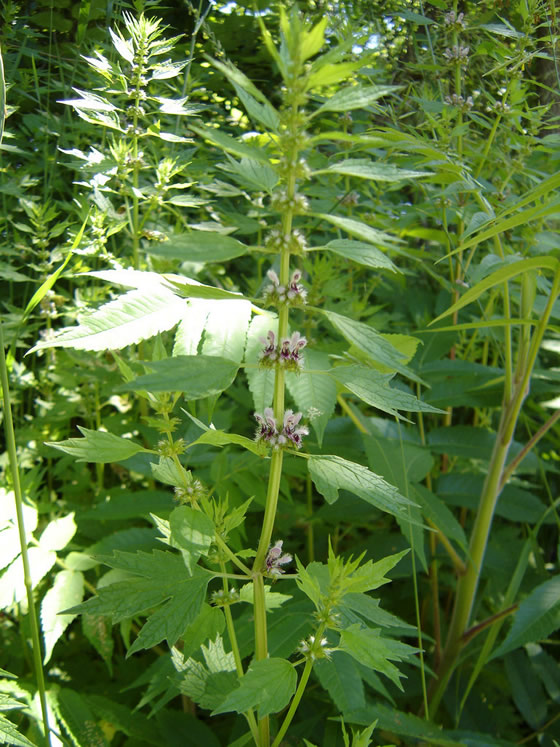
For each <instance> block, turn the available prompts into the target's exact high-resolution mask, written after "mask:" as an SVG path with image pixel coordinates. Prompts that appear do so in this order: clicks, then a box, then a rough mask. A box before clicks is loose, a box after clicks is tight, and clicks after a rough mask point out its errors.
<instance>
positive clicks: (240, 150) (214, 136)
mask: <svg viewBox="0 0 560 747" xmlns="http://www.w3.org/2000/svg"><path fill="white" fill-rule="evenodd" d="M189 127H190V129H191V130H193V131H194V132H196V134H197V135H200V137H202V138H204V139H205V140H208V141H209V142H211V143H212V144H213V145H216V146H217V147H218V148H220V150H223V151H225V152H226V153H233V154H234V155H236V156H239V157H240V158H251V159H253V160H254V161H261V162H262V163H268V157H267V156H266V154H265V153H264V151H262V150H259V148H254V147H252V146H251V145H247V143H244V142H242V141H239V140H235V139H234V138H232V137H230V136H229V135H226V134H225V133H224V132H221V131H220V130H217V129H215V128H212V127H202V126H201V125H193V124H191V125H189Z"/></svg>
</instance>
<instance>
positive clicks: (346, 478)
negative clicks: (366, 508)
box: [308, 455, 414, 520]
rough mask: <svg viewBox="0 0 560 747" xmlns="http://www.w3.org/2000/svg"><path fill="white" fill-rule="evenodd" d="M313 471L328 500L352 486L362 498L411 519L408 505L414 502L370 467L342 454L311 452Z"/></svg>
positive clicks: (310, 460) (312, 475)
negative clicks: (321, 454) (371, 470)
mask: <svg viewBox="0 0 560 747" xmlns="http://www.w3.org/2000/svg"><path fill="white" fill-rule="evenodd" d="M308 467H309V474H310V475H311V479H312V480H313V482H314V483H315V487H316V488H317V490H318V491H319V492H320V493H321V494H322V495H324V496H325V499H326V501H327V502H328V503H334V502H335V501H336V500H337V498H338V491H339V490H349V491H350V492H351V493H354V494H355V495H357V496H359V497H360V498H362V500H364V501H366V502H367V503H370V504H371V505H372V506H375V507H376V508H378V509H379V510H380V511H386V512H387V513H390V514H392V515H393V516H400V517H403V518H405V519H407V520H408V518H409V516H408V507H409V506H411V505H414V504H413V503H412V502H411V501H409V500H408V499H406V498H405V497H404V496H402V495H401V494H400V493H399V491H398V490H397V489H396V488H395V487H394V486H393V485H389V483H388V482H385V480H384V479H383V478H381V477H379V476H378V475H375V474H374V473H373V472H370V471H369V469H368V468H367V467H364V466H363V465H361V464H356V463H355V462H349V461H347V460H346V459H342V458H341V457H339V456H315V455H313V456H311V457H309V459H308Z"/></svg>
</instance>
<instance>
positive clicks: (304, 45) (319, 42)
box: [299, 16, 329, 62]
mask: <svg viewBox="0 0 560 747" xmlns="http://www.w3.org/2000/svg"><path fill="white" fill-rule="evenodd" d="M328 21H329V19H328V16H325V17H324V18H321V20H320V21H319V23H317V24H315V26H313V27H312V28H311V29H310V30H309V31H307V30H304V31H303V33H302V35H301V46H300V51H299V54H300V59H301V61H302V62H305V60H308V59H309V58H310V57H314V56H315V55H316V54H317V52H319V50H320V49H321V47H322V46H323V44H324V43H325V29H326V27H327V23H328Z"/></svg>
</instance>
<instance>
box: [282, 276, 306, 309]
mask: <svg viewBox="0 0 560 747" xmlns="http://www.w3.org/2000/svg"><path fill="white" fill-rule="evenodd" d="M300 280H301V270H294V272H293V273H292V277H291V278H290V285H289V287H288V293H287V294H286V295H287V297H288V299H289V300H290V301H291V302H292V303H304V302H305V299H306V297H307V291H306V290H305V288H304V287H303V285H300V284H299V281H300Z"/></svg>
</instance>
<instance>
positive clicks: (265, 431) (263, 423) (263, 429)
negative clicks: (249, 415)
mask: <svg viewBox="0 0 560 747" xmlns="http://www.w3.org/2000/svg"><path fill="white" fill-rule="evenodd" d="M255 420H256V421H257V423H258V424H259V426H258V428H257V432H256V434H255V438H256V439H257V441H268V442H269V443H270V444H272V445H273V446H275V445H276V442H277V437H278V428H277V426H276V420H275V418H274V413H273V410H272V407H265V410H264V414H263V415H259V413H258V412H256V413H255Z"/></svg>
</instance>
